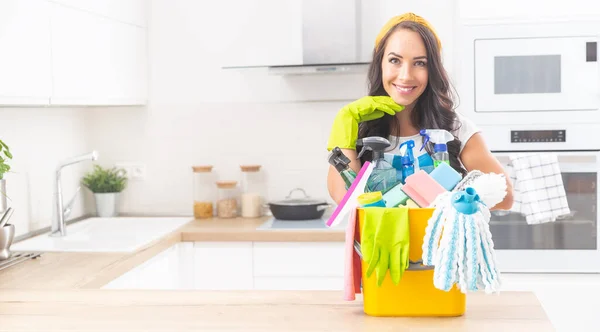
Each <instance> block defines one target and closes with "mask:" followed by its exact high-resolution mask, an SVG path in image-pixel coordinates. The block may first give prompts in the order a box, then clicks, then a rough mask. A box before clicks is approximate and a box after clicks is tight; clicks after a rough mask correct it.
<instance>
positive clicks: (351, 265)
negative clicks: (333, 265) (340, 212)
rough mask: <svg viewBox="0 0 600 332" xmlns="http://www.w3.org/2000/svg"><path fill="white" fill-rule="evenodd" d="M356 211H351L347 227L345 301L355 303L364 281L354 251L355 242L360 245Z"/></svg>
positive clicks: (359, 261)
mask: <svg viewBox="0 0 600 332" xmlns="http://www.w3.org/2000/svg"><path fill="white" fill-rule="evenodd" d="M356 219H357V213H356V209H352V211H350V219H348V225H347V227H346V243H345V245H346V251H345V257H344V258H345V262H344V300H346V301H354V300H355V299H356V294H360V284H361V279H362V270H361V269H362V263H361V260H360V257H359V256H358V254H357V253H356V251H354V240H356V241H358V243H360V232H359V231H358V229H357V228H358V223H357V222H356V221H357V220H356Z"/></svg>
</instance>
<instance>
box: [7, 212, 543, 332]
mask: <svg viewBox="0 0 600 332" xmlns="http://www.w3.org/2000/svg"><path fill="white" fill-rule="evenodd" d="M266 220H268V218H266V217H265V218H258V219H242V218H238V219H230V220H225V219H211V220H193V221H191V222H189V223H188V224H186V225H184V226H182V227H181V228H179V229H178V230H176V231H174V232H172V233H171V234H168V235H166V236H164V237H163V238H161V239H159V240H157V241H154V242H152V243H150V244H148V245H146V246H144V247H143V248H141V249H140V250H138V251H136V252H134V253H73V252H71V253H44V254H43V255H42V256H41V257H40V258H37V259H35V260H29V261H26V262H24V263H20V264H18V265H15V266H13V267H10V268H8V269H6V270H2V271H0V293H1V294H2V296H0V316H1V319H0V321H1V323H0V329H2V330H9V331H42V330H43V331H65V330H73V331H75V330H76V331H86V330H94V331H97V330H114V329H120V330H127V331H142V330H143V331H164V330H169V331H187V330H190V331H191V330H194V331H197V330H203V331H206V330H222V329H226V330H230V331H237V330H239V331H269V330H273V331H283V330H285V331H338V330H339V331H380V330H381V331H386V330H399V329H407V328H409V329H410V330H411V331H413V330H414V331H419V330H420V329H423V330H431V328H436V327H437V328H440V329H441V328H442V327H443V329H444V330H447V331H486V332H488V331H489V332H493V331H507V330H510V331H513V332H514V331H536V332H537V331H540V332H541V331H553V329H552V327H551V324H550V322H549V320H548V318H547V316H546V314H545V313H544V310H543V308H542V306H541V304H540V302H539V301H538V299H537V298H536V296H535V295H534V294H533V293H529V292H525V293H521V292H504V293H501V294H500V295H499V296H495V295H485V294H479V293H478V294H470V295H469V296H468V298H467V307H468V308H467V314H466V315H465V316H463V317H457V318H445V319H436V318H394V319H388V318H375V317H370V316H367V315H365V314H364V312H363V308H362V298H361V297H360V295H359V296H358V297H357V300H356V301H350V302H349V301H343V300H342V297H343V293H342V292H340V291H236V292H231V291H200V290H185V291H162V290H110V289H100V288H102V287H103V286H104V285H106V284H107V283H109V282H110V281H112V280H114V279H115V278H117V277H119V276H121V275H123V274H124V273H126V272H127V271H129V270H131V269H133V268H135V267H137V266H139V265H140V264H142V263H144V262H145V261H147V260H149V259H150V258H152V257H154V256H156V255H157V254H158V253H160V252H162V251H163V250H165V249H167V248H169V247H171V246H173V245H174V244H176V243H178V242H181V241H300V242H302V241H304V242H309V241H310V242H314V241H317V242H319V241H322V242H327V241H340V242H343V241H344V232H343V231H342V230H329V229H324V230H323V229H319V230H283V231H279V230H256V228H257V227H258V226H259V225H261V224H262V223H263V222H265V221H266Z"/></svg>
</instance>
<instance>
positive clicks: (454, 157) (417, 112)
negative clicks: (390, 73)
mask: <svg viewBox="0 0 600 332" xmlns="http://www.w3.org/2000/svg"><path fill="white" fill-rule="evenodd" d="M399 29H409V30H412V31H415V32H417V33H418V34H419V35H420V36H421V38H422V39H423V42H424V44H425V49H426V50H427V59H428V61H427V70H428V75H429V77H428V83H427V87H426V88H425V91H423V94H422V95H421V96H420V97H419V99H418V100H417V102H416V104H415V107H414V109H413V110H412V113H411V115H410V118H411V121H412V124H413V125H414V126H415V127H417V129H445V130H447V131H448V132H452V131H453V130H456V129H458V128H457V127H455V125H456V122H455V120H456V113H455V112H454V102H453V99H452V91H451V85H450V82H449V79H448V74H447V73H446V70H445V69H444V67H443V65H442V59H441V52H440V49H439V47H438V42H437V39H436V38H435V36H434V35H433V33H432V32H431V30H429V29H428V28H427V27H425V26H423V25H421V24H419V23H416V22H412V21H403V22H401V23H399V24H397V25H396V26H394V27H393V28H392V29H390V30H389V31H388V32H387V34H386V35H385V36H384V37H383V38H382V40H381V42H380V43H379V45H378V47H377V48H375V50H373V60H372V61H371V64H370V66H369V73H368V81H369V96H388V93H387V92H386V91H385V89H384V87H383V74H382V71H381V64H382V61H383V56H384V50H385V45H386V43H387V40H388V39H389V36H390V35H391V34H392V33H393V32H394V31H397V30H399ZM398 128H400V120H398V118H396V117H395V116H393V115H389V114H385V116H384V117H382V118H379V119H376V120H372V121H367V122H363V123H361V124H360V125H359V130H358V138H363V137H369V136H379V137H384V138H386V139H387V138H388V137H389V135H390V134H391V133H392V132H393V133H396V132H397V130H398ZM460 145H461V142H460V140H458V138H456V137H455V138H454V140H453V141H451V142H448V143H447V146H448V154H449V155H450V166H452V168H454V169H455V170H456V171H457V172H459V173H460V174H462V175H463V176H464V175H465V174H466V173H467V171H466V170H465V169H464V168H463V167H462V164H461V162H460V161H459V159H458V155H459V152H460ZM415 148H417V147H416V146H415ZM419 148H420V147H419ZM432 148H433V143H431V142H429V143H428V144H427V146H426V147H425V149H426V150H427V152H429V153H432V151H433V149H432ZM357 152H359V153H360V147H357ZM371 159H372V155H371V153H370V152H368V151H365V153H364V154H363V156H362V157H361V162H363V163H364V162H365V161H366V160H371Z"/></svg>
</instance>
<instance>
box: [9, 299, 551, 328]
mask: <svg viewBox="0 0 600 332" xmlns="http://www.w3.org/2000/svg"><path fill="white" fill-rule="evenodd" d="M341 297H342V294H341V292H334V291H237V292H230V291H121V290H120V291H115V290H70V291H61V292H56V291H40V290H38V291H34V290H3V291H2V296H1V297H0V316H1V320H0V329H2V330H3V331H15V332H16V331H48V332H50V331H100V330H102V331H115V330H119V331H215V330H226V331H244V332H252V331H409V330H410V331H438V330H440V331H441V330H443V331H485V332H495V331H498V332H505V331H511V332H517V331H527V332H530V331H535V332H545V331H554V329H553V327H552V325H551V324H550V322H549V320H548V318H547V317H546V314H545V313H544V311H543V309H542V307H541V306H540V304H539V302H538V300H537V298H536V297H535V295H533V294H532V293H527V292H523V293H522V292H508V293H501V294H500V295H485V294H481V293H477V294H472V295H469V296H468V298H467V310H466V313H465V315H464V316H461V317H451V318H400V317H393V318H388V317H371V316H367V315H366V314H364V312H363V307H362V300H359V299H357V301H351V302H347V301H343V300H341Z"/></svg>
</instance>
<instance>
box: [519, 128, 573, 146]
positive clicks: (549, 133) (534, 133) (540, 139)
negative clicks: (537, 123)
mask: <svg viewBox="0 0 600 332" xmlns="http://www.w3.org/2000/svg"><path fill="white" fill-rule="evenodd" d="M566 141H567V133H566V130H564V129H562V130H511V131H510V142H511V143H546V142H552V143H555V142H566Z"/></svg>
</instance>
